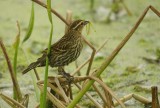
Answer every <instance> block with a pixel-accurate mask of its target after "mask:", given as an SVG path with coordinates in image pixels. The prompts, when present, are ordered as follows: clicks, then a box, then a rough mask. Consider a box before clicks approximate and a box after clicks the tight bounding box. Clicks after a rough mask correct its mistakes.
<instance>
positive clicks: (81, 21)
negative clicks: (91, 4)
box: [73, 21, 83, 29]
mask: <svg viewBox="0 0 160 108" xmlns="http://www.w3.org/2000/svg"><path fill="white" fill-rule="evenodd" d="M82 23H83V21H81V22H79V24H77V26H75V27H74V28H73V29H75V28H77V27H78V26H79V25H81V24H82Z"/></svg>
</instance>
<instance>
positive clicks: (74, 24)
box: [69, 20, 89, 32]
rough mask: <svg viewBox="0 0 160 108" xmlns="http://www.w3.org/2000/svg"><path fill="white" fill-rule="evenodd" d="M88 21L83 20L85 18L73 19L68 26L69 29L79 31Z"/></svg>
mask: <svg viewBox="0 0 160 108" xmlns="http://www.w3.org/2000/svg"><path fill="white" fill-rule="evenodd" d="M88 23H89V21H85V20H75V21H73V22H72V23H71V25H70V26H69V29H70V30H71V29H72V30H76V31H79V32H82V29H83V28H84V26H85V25H87V24H88Z"/></svg>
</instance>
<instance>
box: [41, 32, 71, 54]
mask: <svg viewBox="0 0 160 108" xmlns="http://www.w3.org/2000/svg"><path fill="white" fill-rule="evenodd" d="M66 35H67V34H66ZM66 35H64V36H63V37H62V38H61V39H60V40H59V41H57V42H56V43H54V44H53V45H51V52H54V53H60V52H61V53H63V52H65V51H66V50H68V49H69V48H70V46H71V44H72V41H69V40H70V38H68V37H67V36H66ZM47 50H48V48H46V49H45V50H43V51H42V53H43V54H44V53H45V54H46V53H47Z"/></svg>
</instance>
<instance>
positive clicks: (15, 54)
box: [13, 21, 20, 100]
mask: <svg viewBox="0 0 160 108" xmlns="http://www.w3.org/2000/svg"><path fill="white" fill-rule="evenodd" d="M17 27H18V34H17V36H16V40H15V42H14V44H13V47H14V48H15V53H14V59H13V70H14V73H15V77H16V78H17V57H18V49H19V43H20V26H19V23H18V21H17ZM15 90H16V89H15V88H13V98H14V99H15V100H17V98H18V97H19V96H17V95H18V94H17V92H16V91H15Z"/></svg>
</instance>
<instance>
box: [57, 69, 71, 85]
mask: <svg viewBox="0 0 160 108" xmlns="http://www.w3.org/2000/svg"><path fill="white" fill-rule="evenodd" d="M58 72H59V74H60V75H62V76H63V77H64V78H66V80H67V81H68V83H71V82H72V81H73V76H71V75H70V74H69V73H66V72H65V70H64V67H58Z"/></svg>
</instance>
